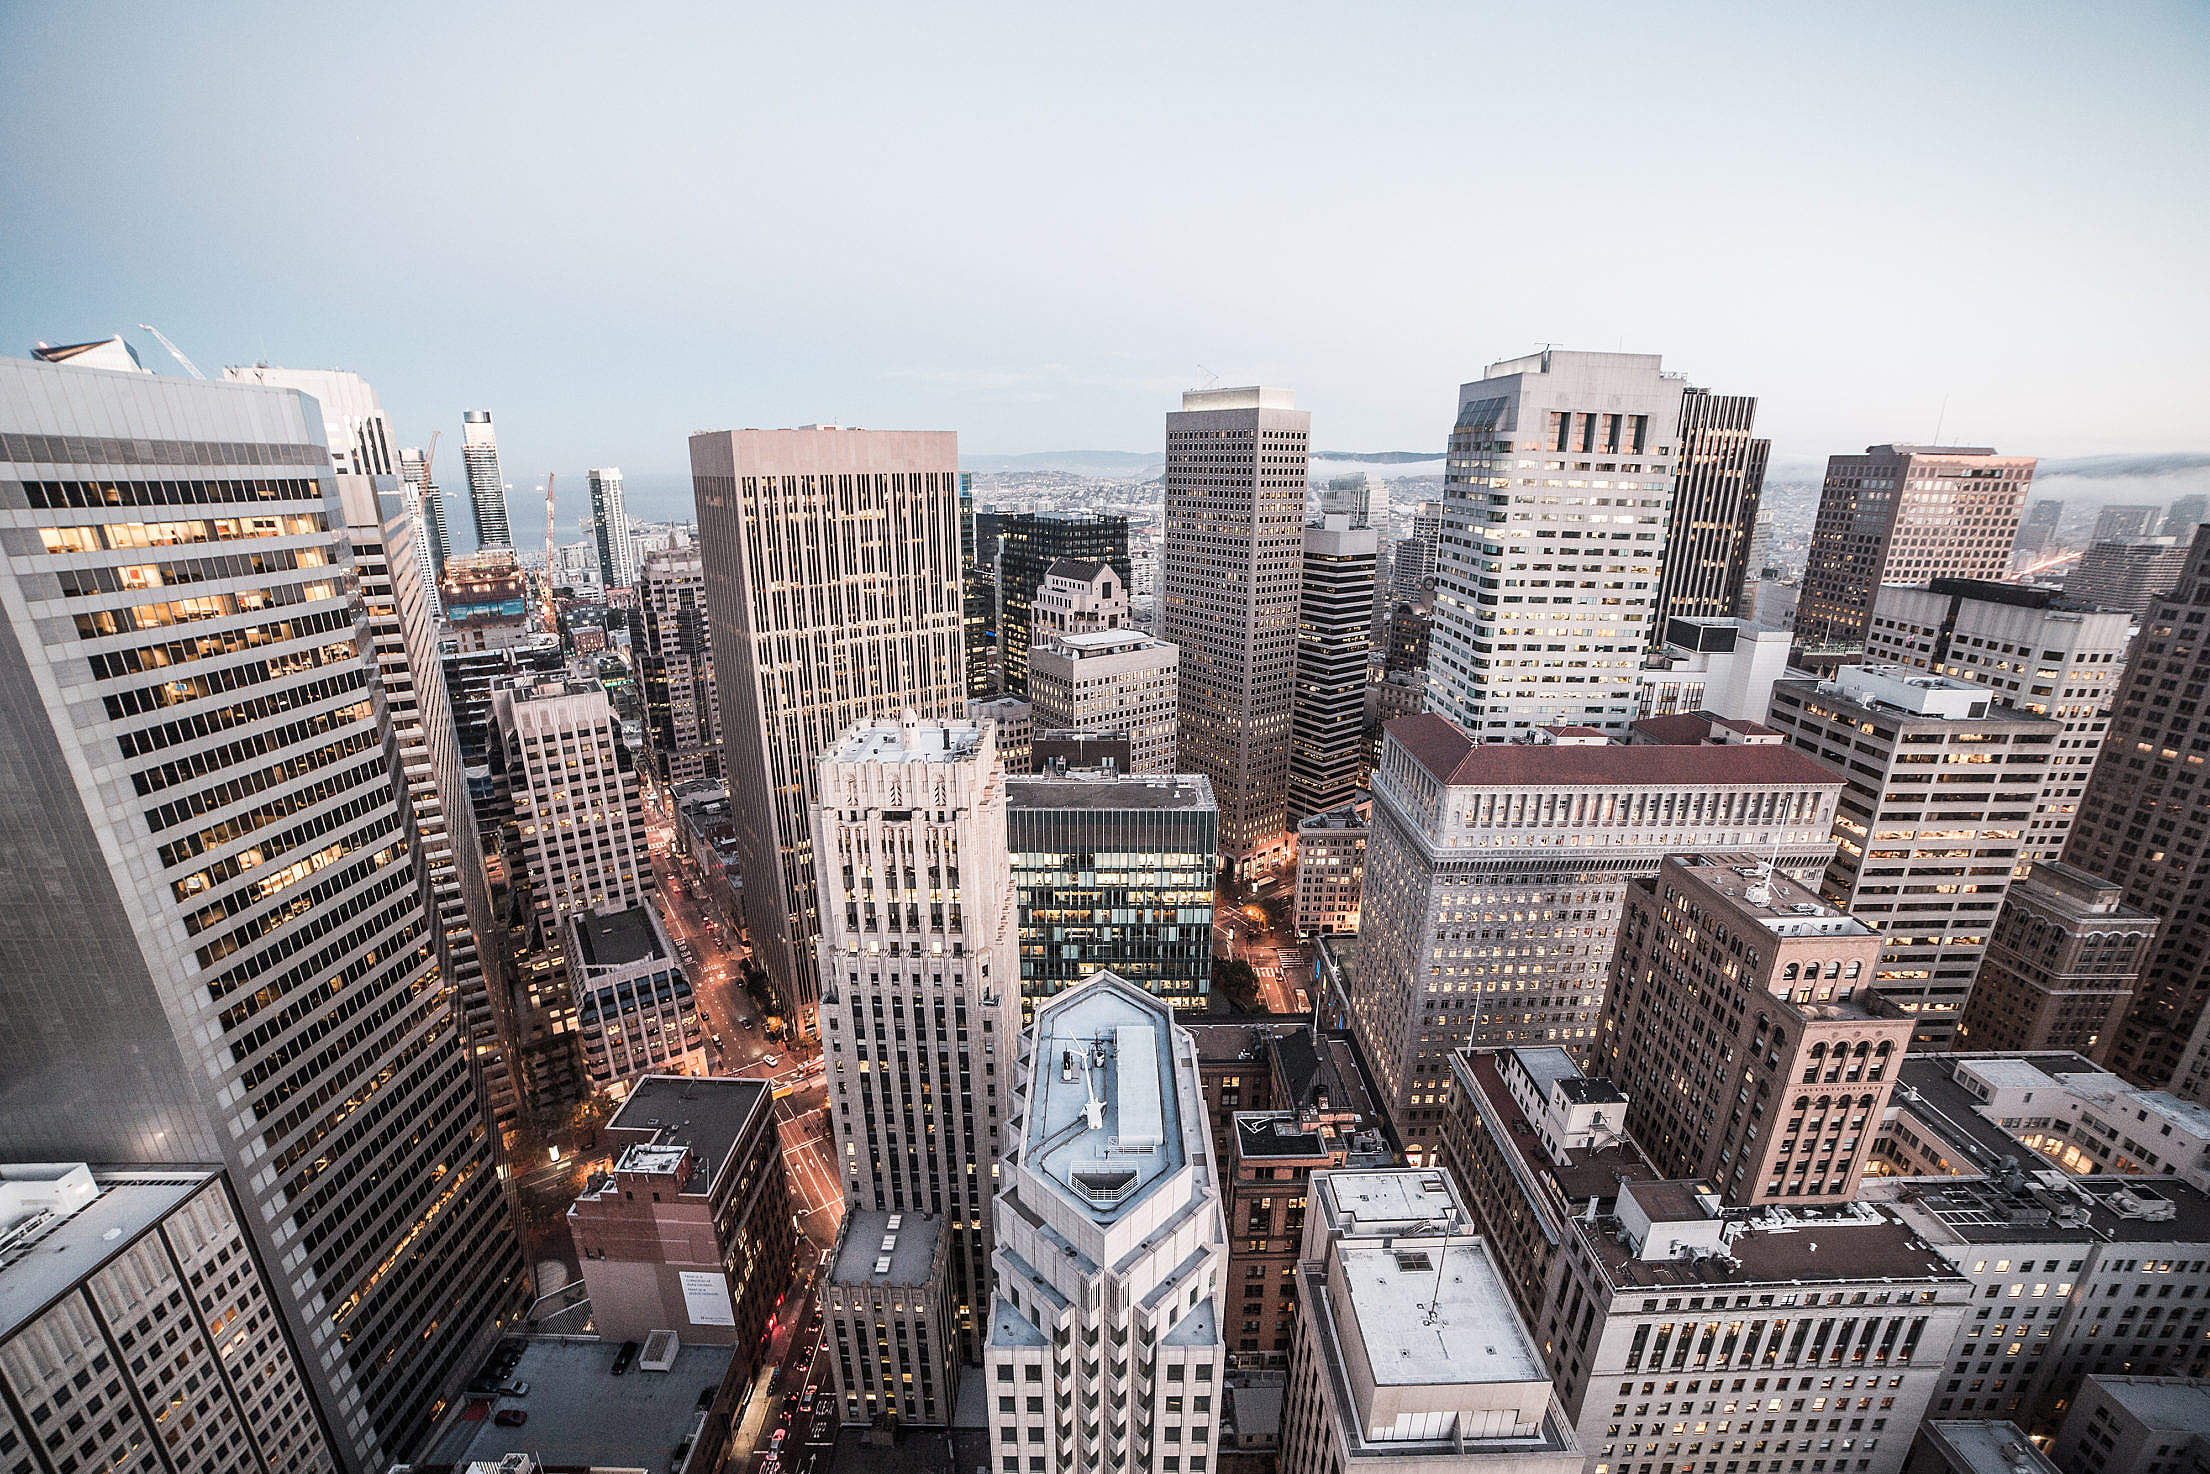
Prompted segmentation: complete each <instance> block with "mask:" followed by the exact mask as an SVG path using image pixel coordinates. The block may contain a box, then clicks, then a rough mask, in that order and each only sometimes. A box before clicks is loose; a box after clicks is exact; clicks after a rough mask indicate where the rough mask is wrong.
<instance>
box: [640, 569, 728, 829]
mask: <svg viewBox="0 0 2210 1474" xmlns="http://www.w3.org/2000/svg"><path fill="white" fill-rule="evenodd" d="M706 626H707V620H706V568H705V564H704V562H703V561H702V560H701V559H700V557H699V553H698V549H696V548H672V549H671V548H655V549H653V550H652V551H651V552H649V553H647V554H645V563H644V568H643V569H642V570H641V571H640V572H639V573H638V575H637V626H636V629H635V631H634V633H633V636H632V648H633V649H634V650H635V652H636V656H637V678H638V685H639V687H640V690H641V694H642V695H643V697H644V703H645V745H646V747H647V748H648V749H650V751H651V753H652V766H653V771H654V772H655V773H656V774H657V775H658V776H659V779H660V781H661V782H662V783H665V784H667V785H668V786H669V787H671V788H672V787H675V786H677V785H680V784H684V783H690V782H695V781H697V780H699V779H705V780H707V781H709V782H714V783H718V782H720V781H721V772H722V765H721V703H720V701H719V699H718V698H717V697H716V696H715V694H714V651H713V646H712V644H711V643H710V642H709V641H708V639H707V636H706Z"/></svg>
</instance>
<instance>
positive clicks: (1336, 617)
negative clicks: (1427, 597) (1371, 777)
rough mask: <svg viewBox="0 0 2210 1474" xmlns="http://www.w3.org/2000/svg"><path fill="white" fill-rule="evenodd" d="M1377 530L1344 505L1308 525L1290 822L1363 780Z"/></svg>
mask: <svg viewBox="0 0 2210 1474" xmlns="http://www.w3.org/2000/svg"><path fill="white" fill-rule="evenodd" d="M1376 538H1377V534H1376V533H1375V532H1374V530H1373V529H1372V528H1370V527H1358V526H1354V525H1352V523H1351V519H1350V516H1349V514H1348V513H1342V512H1334V513H1330V514H1328V515H1326V516H1324V517H1322V518H1321V519H1320V520H1319V521H1318V522H1315V523H1313V524H1312V525H1311V526H1309V527H1307V528H1306V529H1305V545H1304V570H1303V577H1302V579H1301V581H1300V584H1299V590H1298V595H1297V678H1296V686H1295V689H1294V694H1293V696H1292V698H1291V701H1292V706H1291V717H1290V743H1289V819H1290V822H1291V823H1296V822H1298V821H1300V820H1304V819H1308V818H1310V817H1311V816H1313V815H1314V814H1324V813H1326V812H1327V811H1328V810H1329V809H1333V808H1339V807H1341V806H1342V805H1344V804H1347V803H1349V802H1350V801H1351V800H1352V799H1353V798H1354V797H1355V796H1356V795H1357V793H1358V791H1359V789H1360V787H1361V786H1362V783H1361V779H1362V777H1363V774H1362V773H1361V771H1360V764H1359V756H1360V752H1361V749H1362V747H1363V745H1364V744H1363V742H1362V740H1361V739H1362V738H1363V736H1364V732H1365V725H1366V654H1367V648H1368V646H1367V632H1368V631H1369V630H1370V629H1371V627H1372V624H1373V619H1372V615H1373V604H1374V551H1375V548H1376V547H1377V546H1378V543H1377V541H1376Z"/></svg>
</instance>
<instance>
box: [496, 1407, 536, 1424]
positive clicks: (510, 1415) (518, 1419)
mask: <svg viewBox="0 0 2210 1474" xmlns="http://www.w3.org/2000/svg"><path fill="white" fill-rule="evenodd" d="M491 1421H492V1422H493V1423H494V1424H496V1425H497V1426H498V1427H501V1428H519V1427H521V1426H522V1425H523V1424H524V1423H527V1422H528V1421H529V1414H528V1413H525V1412H523V1411H522V1410H521V1409H520V1408H518V1407H503V1408H500V1409H499V1410H498V1411H497V1412H495V1413H493V1414H492V1415H491Z"/></svg>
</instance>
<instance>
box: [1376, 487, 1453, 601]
mask: <svg viewBox="0 0 2210 1474" xmlns="http://www.w3.org/2000/svg"><path fill="white" fill-rule="evenodd" d="M1442 545H1443V504H1442V503H1441V502H1421V503H1420V504H1419V506H1418V507H1417V508H1415V509H1414V510H1413V513H1412V535H1411V536H1410V537H1407V538H1403V539H1400V540H1399V541H1397V542H1395V543H1392V544H1391V545H1390V554H1389V557H1390V564H1389V601H1390V603H1391V604H1402V603H1403V602H1405V600H1407V599H1410V598H1412V597H1414V596H1415V595H1417V594H1418V593H1419V591H1420V585H1421V584H1423V583H1427V582H1430V581H1431V580H1433V579H1434V577H1435V557H1436V553H1437V551H1438V550H1439V549H1441V547H1442Z"/></svg>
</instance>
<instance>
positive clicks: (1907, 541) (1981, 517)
mask: <svg viewBox="0 0 2210 1474" xmlns="http://www.w3.org/2000/svg"><path fill="white" fill-rule="evenodd" d="M2034 465H2035V461H2034V458H2033V457H2032V456H2002V455H1997V454H1996V453H1995V451H1994V450H1993V449H1992V448H1990V447H1987V446H1961V445H1872V446H1867V447H1866V448H1865V453H1864V454H1863V455H1835V456H1828V457H1827V460H1826V482H1825V485H1824V487H1823V488H1822V490H1821V491H1820V493H1819V515H1818V520H1817V522H1816V523H1815V524H1814V525H1813V527H1812V533H1811V557H1810V561H1809V562H1808V563H1807V564H1806V565H1805V566H1804V570H1803V591H1802V594H1801V596H1800V597H1799V599H1798V600H1797V604H1796V623H1795V631H1796V650H1797V656H1798V661H1799V663H1803V664H1806V665H1807V668H1810V669H1813V670H1817V671H1821V672H1824V671H1829V670H1833V669H1835V668H1836V667H1838V666H1841V665H1847V664H1854V663H1855V662H1856V659H1857V657H1858V656H1859V655H1861V654H1862V653H1863V651H1864V648H1865V632H1866V630H1867V629H1868V628H1869V627H1870V625H1871V622H1872V605H1873V599H1874V596H1875V595H1877V594H1878V593H1879V591H1880V586H1881V585H1882V584H1890V583H1899V584H1918V585H1924V584H1926V583H1929V582H1931V581H1932V580H1934V579H1937V578H1976V579H1994V580H2000V579H2002V578H2004V577H2006V576H2007V575H2008V574H2009V572H2010V555H2011V544H2012V542H2013V541H2014V540H2015V539H2016V538H2017V535H2018V514H2019V508H2020V507H2021V506H2023V505H2024V503H2025V500H2026V493H2027V491H2028V490H2029V488H2031V486H2032V485H2033V474H2034Z"/></svg>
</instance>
